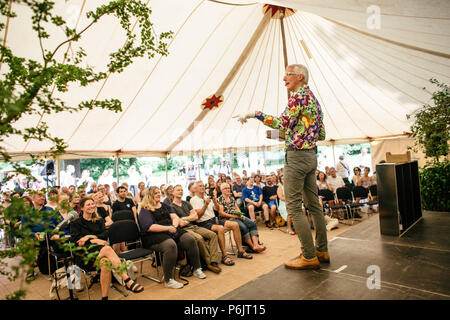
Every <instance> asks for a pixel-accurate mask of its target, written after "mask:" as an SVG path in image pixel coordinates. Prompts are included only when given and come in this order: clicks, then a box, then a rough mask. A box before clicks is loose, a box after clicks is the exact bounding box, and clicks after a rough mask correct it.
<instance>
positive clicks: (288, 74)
mask: <svg viewBox="0 0 450 320" xmlns="http://www.w3.org/2000/svg"><path fill="white" fill-rule="evenodd" d="M293 75H296V76H299V75H300V73H296V72H287V73H286V74H285V76H286V77H289V76H293Z"/></svg>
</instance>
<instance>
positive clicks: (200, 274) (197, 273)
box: [193, 268, 206, 279]
mask: <svg viewBox="0 0 450 320" xmlns="http://www.w3.org/2000/svg"><path fill="white" fill-rule="evenodd" d="M193 274H194V276H196V277H197V278H199V279H205V278H206V275H205V274H204V273H203V271H202V269H201V268H198V269H196V270H194V272H193Z"/></svg>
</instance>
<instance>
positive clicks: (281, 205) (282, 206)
mask: <svg viewBox="0 0 450 320" xmlns="http://www.w3.org/2000/svg"><path fill="white" fill-rule="evenodd" d="M277 196H278V211H279V212H280V216H282V217H283V219H284V220H285V221H286V224H287V229H286V232H287V233H289V234H295V232H294V230H293V228H292V220H291V216H290V215H289V214H288V213H287V209H286V198H285V196H284V175H283V174H282V175H280V183H279V184H278V189H277Z"/></svg>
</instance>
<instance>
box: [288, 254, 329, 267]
mask: <svg viewBox="0 0 450 320" xmlns="http://www.w3.org/2000/svg"><path fill="white" fill-rule="evenodd" d="M284 266H285V267H286V268H288V269H295V270H305V269H320V262H319V259H317V257H314V258H312V259H306V258H305V257H304V256H303V255H300V257H298V258H297V259H294V260H291V261H288V262H286V263H285V264H284Z"/></svg>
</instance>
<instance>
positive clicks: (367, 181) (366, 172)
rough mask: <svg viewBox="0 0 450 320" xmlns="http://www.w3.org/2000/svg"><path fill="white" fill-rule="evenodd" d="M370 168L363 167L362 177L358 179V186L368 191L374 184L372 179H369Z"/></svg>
mask: <svg viewBox="0 0 450 320" xmlns="http://www.w3.org/2000/svg"><path fill="white" fill-rule="evenodd" d="M369 172H370V168H369V167H365V168H364V175H363V176H361V178H359V181H358V186H362V187H364V188H366V189H369V188H370V186H371V185H374V184H376V182H375V181H374V179H373V178H372V177H369Z"/></svg>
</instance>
